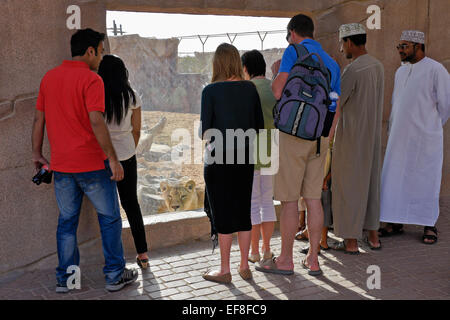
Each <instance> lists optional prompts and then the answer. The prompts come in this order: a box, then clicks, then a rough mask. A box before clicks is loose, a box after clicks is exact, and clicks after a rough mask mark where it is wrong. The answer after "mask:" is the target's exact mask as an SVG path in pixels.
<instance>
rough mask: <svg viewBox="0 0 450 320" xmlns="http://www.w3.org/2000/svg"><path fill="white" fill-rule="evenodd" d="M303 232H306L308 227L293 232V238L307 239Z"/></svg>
mask: <svg viewBox="0 0 450 320" xmlns="http://www.w3.org/2000/svg"><path fill="white" fill-rule="evenodd" d="M305 232H308V229H303V230H301V231H299V232H297V233H296V234H295V240H299V241H300V240H308V236H305Z"/></svg>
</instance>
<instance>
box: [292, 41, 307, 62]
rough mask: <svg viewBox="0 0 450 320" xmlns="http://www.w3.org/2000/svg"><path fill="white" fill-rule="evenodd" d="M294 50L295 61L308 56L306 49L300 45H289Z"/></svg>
mask: <svg viewBox="0 0 450 320" xmlns="http://www.w3.org/2000/svg"><path fill="white" fill-rule="evenodd" d="M291 46H293V47H294V48H295V52H296V53H297V59H298V58H300V57H303V56H306V55H307V54H309V51H308V49H306V47H305V46H304V45H302V44H291Z"/></svg>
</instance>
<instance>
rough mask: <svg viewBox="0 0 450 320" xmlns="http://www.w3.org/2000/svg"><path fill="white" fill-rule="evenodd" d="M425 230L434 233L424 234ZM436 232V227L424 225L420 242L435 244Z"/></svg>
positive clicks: (436, 239)
mask: <svg viewBox="0 0 450 320" xmlns="http://www.w3.org/2000/svg"><path fill="white" fill-rule="evenodd" d="M427 231H431V232H433V233H434V234H425V233H426V232H427ZM437 234H438V231H437V228H436V227H424V228H423V236H422V242H423V243H425V244H435V243H436V242H437V241H438V238H437ZM425 240H431V241H432V242H426V241H425Z"/></svg>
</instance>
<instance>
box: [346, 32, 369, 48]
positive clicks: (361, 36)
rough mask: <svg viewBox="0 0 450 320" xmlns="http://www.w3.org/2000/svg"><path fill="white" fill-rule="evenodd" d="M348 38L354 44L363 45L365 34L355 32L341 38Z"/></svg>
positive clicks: (365, 40) (365, 38) (365, 39)
mask: <svg viewBox="0 0 450 320" xmlns="http://www.w3.org/2000/svg"><path fill="white" fill-rule="evenodd" d="M348 39H350V41H351V42H353V43H354V44H355V45H356V46H363V45H365V44H366V42H367V34H355V35H353V36H349V37H344V38H343V40H344V41H345V42H347V40H348Z"/></svg>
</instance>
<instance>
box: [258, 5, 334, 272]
mask: <svg viewBox="0 0 450 320" xmlns="http://www.w3.org/2000/svg"><path fill="white" fill-rule="evenodd" d="M287 29H288V37H289V39H290V42H291V43H295V44H297V45H290V46H289V47H288V48H287V49H286V50H285V52H284V54H283V58H282V60H281V64H280V68H279V70H276V69H277V63H276V64H275V66H274V68H273V71H274V75H276V74H277V72H278V71H279V73H278V74H277V75H276V77H275V79H274V81H273V83H272V91H273V93H274V95H275V98H277V99H278V100H279V102H278V104H277V107H276V108H275V110H274V114H275V122H276V123H275V124H276V127H277V128H278V129H280V135H279V154H280V159H279V171H278V173H277V174H276V175H275V178H274V198H275V199H276V200H279V201H281V219H280V220H281V221H280V226H281V254H280V256H279V257H277V258H273V259H272V260H270V261H267V260H266V261H263V262H262V263H261V264H260V267H257V270H259V271H262V272H268V273H275V274H283V275H290V274H293V273H294V270H293V269H294V263H293V246H294V237H295V233H296V231H297V226H298V207H297V205H298V200H299V198H300V196H303V198H304V199H305V202H306V207H307V210H308V217H307V226H308V230H309V241H310V249H309V252H308V254H307V256H306V259H305V260H304V261H302V264H303V267H304V268H306V269H308V273H309V274H310V275H313V276H317V275H320V274H321V273H322V271H321V269H320V267H319V261H318V253H319V242H320V238H321V231H322V227H323V215H324V214H323V208H322V204H321V201H320V199H321V194H322V184H323V178H324V177H323V172H324V165H325V160H326V154H327V148H328V144H329V139H328V137H322V138H320V137H321V135H323V133H322V132H323V131H333V128H332V129H331V130H329V129H330V128H329V127H328V130H326V129H325V130H324V127H325V124H324V119H325V117H326V118H327V119H328V123H330V124H331V122H333V117H332V116H331V118H330V117H329V115H328V112H327V111H328V110H327V109H328V106H329V105H330V104H331V101H330V99H329V94H330V93H331V92H335V93H336V94H337V95H339V94H340V68H339V65H338V64H337V63H336V62H335V61H334V60H333V59H332V58H331V57H330V56H329V55H328V54H327V53H326V52H325V51H324V50H323V49H322V47H321V45H320V43H318V42H317V41H315V40H314V23H313V21H312V19H311V18H310V17H308V16H305V15H303V14H299V15H296V16H294V17H293V18H292V19H291V20H290V22H289V24H288V26H287ZM310 54H312V55H313V59H314V60H311V59H309V58H307V59H305V60H304V61H303V62H302V63H301V65H300V69H301V72H304V73H305V74H303V75H300V76H296V75H294V74H293V73H294V69H295V68H296V67H298V66H299V64H298V63H299V60H300V59H301V58H302V56H303V55H305V57H306V56H307V55H310ZM317 56H319V58H320V59H319V58H317ZM311 61H312V62H314V61H317V65H316V66H312V65H311ZM319 65H320V66H319ZM305 68H306V69H305ZM274 69H275V70H274ZM308 70H309V71H308ZM308 72H310V75H308V74H307V73H308ZM294 78H301V82H300V84H299V85H300V87H295V88H292V89H290V91H289V90H287V89H286V88H288V87H289V83H288V82H290V81H291V80H293V79H294ZM293 81H294V80H293ZM312 82H314V84H312ZM299 92H300V93H299ZM300 96H302V97H300ZM280 101H286V102H285V103H284V104H282V105H280ZM319 109H320V110H319ZM287 110H296V112H297V113H296V116H290V115H286V112H287ZM277 113H278V114H277ZM311 115H315V118H316V122H314V123H315V124H314V125H313V126H312V127H313V128H314V130H312V132H311V126H310V124H311V122H310V121H313V119H312V120H310V117H309V118H308V116H311ZM286 118H289V119H292V118H294V119H295V120H294V124H293V125H294V126H293V128H292V130H291V132H290V133H286V132H287V130H285V128H284V129H283V130H282V129H281V128H282V127H283V122H286ZM317 118H318V119H321V120H320V121H317ZM277 119H278V120H279V121H278V125H277ZM289 119H288V121H287V122H286V123H289ZM334 124H335V122H333V125H334ZM308 132H309V133H310V136H309V137H307V136H306V135H302V133H304V134H307V133H308ZM324 135H325V136H327V135H328V133H326V134H324ZM302 137H303V138H302Z"/></svg>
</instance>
